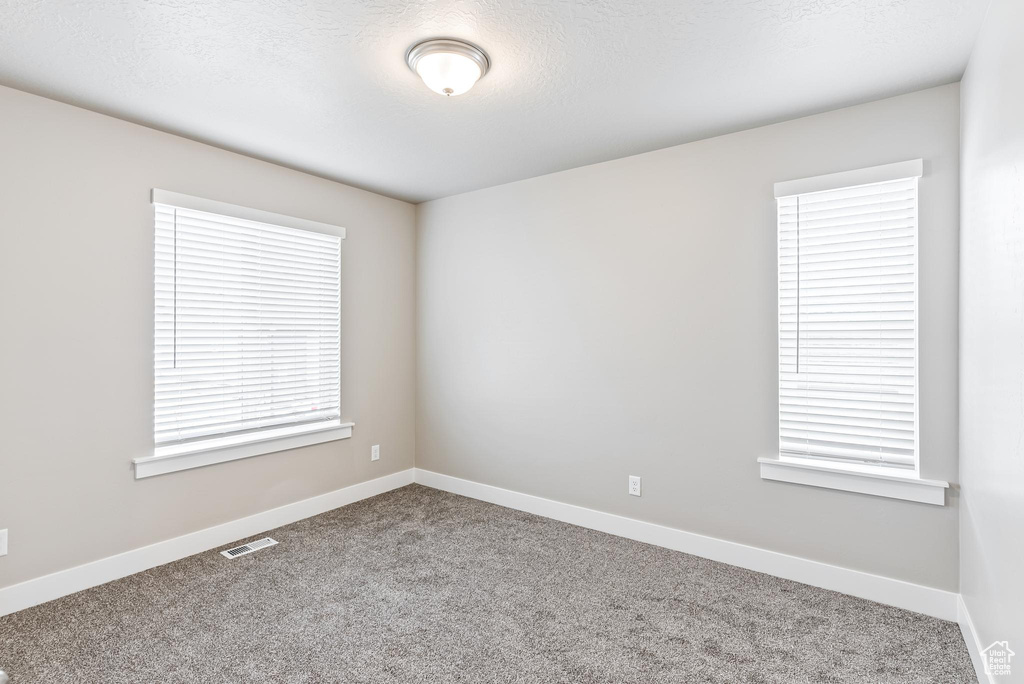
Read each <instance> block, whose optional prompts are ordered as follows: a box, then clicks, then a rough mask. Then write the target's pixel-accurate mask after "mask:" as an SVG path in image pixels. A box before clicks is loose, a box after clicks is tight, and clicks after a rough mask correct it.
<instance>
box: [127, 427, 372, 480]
mask: <svg viewBox="0 0 1024 684" xmlns="http://www.w3.org/2000/svg"><path fill="white" fill-rule="evenodd" d="M353 427H355V423H343V422H341V420H340V419H335V420H330V421H320V422H318V423H307V424H304V425H286V426H284V427H277V428H271V429H269V430H259V431H256V432H247V433H243V434H234V435H223V436H218V437H213V438H209V439H201V440H197V441H195V442H186V443H184V444H171V445H167V446H162V447H156V448H155V449H154V450H153V455H152V456H144V457H142V458H135V459H132V464H133V465H134V466H135V479H136V480H141V479H144V478H147V477H153V476H154V475H163V474H165V473H174V472H177V471H179V470H188V469H190V468H201V467H202V466H208V465H213V464H215V463H225V462H227V461H237V460H238V459H242V458H249V457H251V456H262V455H263V454H272V453H275V452H278V451H285V450H287V449H297V448H298V447H304V446H310V445H313V444H322V443H323V442H333V441H335V440H339V439H348V438H349V437H351V436H352V428H353Z"/></svg>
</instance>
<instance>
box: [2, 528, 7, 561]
mask: <svg viewBox="0 0 1024 684" xmlns="http://www.w3.org/2000/svg"><path fill="white" fill-rule="evenodd" d="M6 555H7V530H0V556H6Z"/></svg>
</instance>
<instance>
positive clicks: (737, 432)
mask: <svg viewBox="0 0 1024 684" xmlns="http://www.w3.org/2000/svg"><path fill="white" fill-rule="evenodd" d="M958 147H959V86H958V85H957V84H952V85H947V86H942V87H938V88H933V89H929V90H924V91H920V92H915V93H911V94H908V95H903V96H900V97H894V98H891V99H887V100H882V101H878V102H873V103H870V104H865V105H860V106H856V107H850V108H847V109H842V110H838V111H833V112H828V113H824V114H819V115H815V116H810V117H806V118H802V119H797V120H793V121H788V122H785V123H780V124H776V125H772V126H767V127H763V128H757V129H753V130H748V131H744V132H740V133H735V134H731V135H726V136H722V137H718V138H713V139H709V140H703V141H700V142H695V143H690V144H686V145H681V146H678V147H672V148H668V149H664V150H659V151H656V152H651V153H647V154H641V155H637V156H633V157H628V158H624V159H619V160H616V161H611V162H607V163H602V164H596V165H593V166H587V167H583V168H577V169H573V170H570V171H565V172H561V173H556V174H552V175H548V176H543V177H539V178H533V179H530V180H525V181H520V182H516V183H511V184H508V185H503V186H499V187H493V188H489V189H485V190H479V191H475V192H471V193H467V194H463V195H458V196H454V197H449V198H446V199H440V200H436V201H432V202H427V203H424V204H421V205H419V207H418V211H417V216H418V218H417V222H418V231H419V236H418V247H417V254H418V258H417V282H418V286H417V296H418V304H417V319H418V328H417V335H418V343H417V374H418V380H417V396H418V401H417V451H416V465H417V467H418V468H424V469H427V470H432V471H437V472H439V473H443V474H446V475H451V476H455V477H459V478H464V479H468V480H474V481H477V482H481V483H484V484H489V485H495V486H498V487H502V488H506V489H511V490H515V491H519V492H523V493H527V494H533V495H536V496H541V497H545V498H548V499H554V500H557V501H562V502H566V503H571V504H575V505H579V506H584V507H587V508H592V509H596V510H599V511H604V512H609V513H614V514H619V515H623V516H628V517H631V518H637V519H640V520H644V521H649V522H654V523H658V524H661V525H666V526H669V527H674V528H678V529H682V530H686V531H690V532H697V533H700V534H704V535H709V536H712V537H718V538H721V539H726V540H730V541H735V542H740V543H743V544H748V545H751V546H757V547H762V548H766V549H770V550H773V551H779V552H783V553H788V554H792V555H795V556H801V557H805V558H809V559H813V560H817V561H822V562H825V563H831V564H834V565H839V566H843V567H847V568H851V569H855V570H861V571H866V572H870V573H875V574H878V575H883V576H886V577H893V578H898V579H902V580H907V581H910V582H915V583H918V584H921V585H925V586H930V587H936V588H940V589H944V590H949V591H956V590H957V588H958V550H957V539H958V532H957V510H958V507H959V500H958V495H957V489H956V488H955V486H954V488H953V489H952V490H951V491H950V493H949V494H948V495H947V505H946V506H943V507H938V506H930V505H926V504H920V503H912V502H907V501H900V500H893V499H885V498H879V497H873V496H867V495H862V494H855V493H849V492H841V491H835V490H827V489H820V488H814V487H805V486H801V485H795V484H786V483H780V482H769V481H764V480H761V478H760V476H759V470H758V464H757V460H756V459H757V457H759V456H767V455H772V454H775V453H777V439H778V432H777V430H778V422H777V421H778V416H777V411H778V397H777V381H778V374H777V351H778V345H777V338H776V324H777V323H776V322H777V318H776V312H777V307H776V282H777V281H776V279H777V276H776V263H777V262H776V225H775V201H774V197H773V188H772V186H773V183H775V182H776V181H782V180H790V179H794V178H803V177H807V176H814V175H818V174H825V173H831V172H836V171H845V170H848V169H857V168H862V167H867V166H874V165H878V164H884V163H889V162H895V161H902V160H906V159H913V158H919V157H920V158H923V159H924V161H925V174H924V177H923V178H922V179H921V184H920V241H919V242H920V401H921V409H920V416H921V420H920V446H921V461H922V466H921V472H922V475H923V476H924V477H927V478H935V479H941V480H948V481H950V482H952V483H954V485H955V483H956V481H957V472H958V465H957V439H958V435H957V429H958V428H957V408H958V407H957V277H956V274H957V268H958V262H957V250H958V212H959V197H958V182H959V180H958V179H959V151H958ZM630 475H639V476H641V477H642V478H643V496H642V497H640V498H636V497H632V496H628V495H627V478H628V476H630Z"/></svg>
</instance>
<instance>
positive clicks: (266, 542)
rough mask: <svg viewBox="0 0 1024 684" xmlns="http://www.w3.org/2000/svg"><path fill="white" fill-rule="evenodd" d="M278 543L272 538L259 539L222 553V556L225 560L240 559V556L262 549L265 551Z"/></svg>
mask: <svg viewBox="0 0 1024 684" xmlns="http://www.w3.org/2000/svg"><path fill="white" fill-rule="evenodd" d="M276 543H277V542H276V541H274V540H273V539H271V538H270V537H264V538H263V539H257V540H256V541H253V542H249V543H248V544H242V545H241V546H236V547H235V548H233V549H228V550H227V551H221V552H220V555H222V556H224V557H225V558H238V557H239V556H244V555H245V554H247V553H252V552H253V551H259V550H260V549H265V548H267V547H268V546H273V545H274V544H276Z"/></svg>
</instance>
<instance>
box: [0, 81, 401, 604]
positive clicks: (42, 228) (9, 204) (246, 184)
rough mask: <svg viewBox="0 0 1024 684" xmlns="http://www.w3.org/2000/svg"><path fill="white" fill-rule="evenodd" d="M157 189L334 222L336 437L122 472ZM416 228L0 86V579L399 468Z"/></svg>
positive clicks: (304, 180)
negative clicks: (245, 455)
mask: <svg viewBox="0 0 1024 684" xmlns="http://www.w3.org/2000/svg"><path fill="white" fill-rule="evenodd" d="M154 187H156V188H162V189H165V190H171V191H177V192H182V193H187V194H191V195H196V196H200V197H206V198H210V199H214V200H220V201H224V202H229V203H233V204H240V205H245V206H251V207H255V208H258V209H264V210H268V211H273V212H277V213H281V214H289V215H293V216H299V217H302V218H307V219H312V220H316V221H321V222H325V223H330V224H335V225H339V226H344V227H345V228H347V231H348V232H347V239H346V240H345V241H344V243H343V244H342V307H341V309H342V314H341V315H342V326H341V327H342V349H343V351H342V369H341V374H342V417H343V418H344V419H346V420H351V421H354V422H355V424H356V426H355V430H354V434H353V437H352V438H351V439H347V440H342V441H336V442H328V443H324V444H318V445H315V446H309V447H304V448H302V449H297V450H292V451H286V452H280V453H275V454H267V455H264V456H259V457H256V458H249V459H244V460H240V461H233V462H230V463H221V464H218V465H215V466H208V467H205V468H198V469H195V470H189V471H183V472H178V473H171V474H167V475H161V476H158V477H153V478H149V479H145V480H139V481H136V480H135V479H133V472H132V466H131V459H132V458H135V457H139V456H146V455H149V454H151V453H152V444H153V209H152V205H151V204H150V189H151V188H154ZM414 223H415V208H414V207H413V206H412V205H410V204H407V203H405V202H400V201H397V200H393V199H389V198H386V197H382V196H379V195H375V194H373V193H369V192H364V191H362V190H357V189H355V188H351V187H348V186H345V185H341V184H339V183H334V182H331V181H328V180H324V179H322V178H316V177H314V176H310V175H307V174H303V173H299V172H297V171H293V170H289V169H285V168H283V167H280V166H275V165H273V164H268V163H265V162H261V161H257V160H255V159H251V158H249V157H244V156H241V155H238V154H233V153H230V152H226V151H224V150H220V149H217V148H214V147H210V146H207V145H203V144H200V143H197V142H193V141H190V140H186V139H184V138H180V137H176V136H174V135H169V134H166V133H160V132H157V131H154V130H152V129H149V128H145V127H142V126H138V125H135V124H131V123H127V122H125V121H121V120H118V119H114V118H111V117H108V116H103V115H101V114H96V113H94V112H89V111H86V110H83V109H79V108H76V107H72V106H69V105H65V104H60V103H58V102H54V101H52V100H47V99H44V98H41V97H36V96H33V95H28V94H26V93H23V92H19V91H16V90H11V89H9V88H0V328H2V333H0V529H2V528H6V529H8V530H9V534H10V539H9V553H8V555H7V556H5V557H3V558H0V588H2V587H5V586H9V585H12V584H16V583H19V582H22V581H25V580H30V579H34V578H37V577H40V576H42V575H45V574H48V573H52V572H55V571H59V570H63V569H66V568H69V567H73V566H76V565H79V564H82V563H86V562H89V561H93V560H97V559H100V558H105V557H108V556H112V555H114V554H118V553H120V552H123V551H128V550H131V549H135V548H139V547H142V546H145V545H148V544H152V543H155V542H158V541H162V540H165V539H169V538H173V537H177V536H179V535H182V534H186V533H189V532H194V531H197V530H200V529H204V528H207V527H211V526H213V525H217V524H220V523H224V522H228V521H232V520H236V519H238V518H242V517H245V516H248V515H252V514H255V513H259V512H263V511H266V510H269V509H272V508H275V507H278V506H282V505H285V504H288V503H292V502H296V501H299V500H302V499H306V498H309V497H312V496H315V495H318V494H322V493H325V492H329V491H333V490H336V489H340V488H342V487H346V486H348V485H351V484H355V483H358V482H361V481H365V480H370V479H373V478H377V477H380V476H383V475H387V474H390V473H393V472H397V471H401V470H405V469H408V468H411V467H412V466H413V461H414V449H415V436H414V416H415V407H414V402H415V392H414V383H415V371H414V363H415V352H414V344H415V315H414V309H415V292H414V288H415V276H414V274H415V265H416V264H415V251H416V248H415V244H416V232H415V225H414ZM372 444H380V445H381V451H382V454H381V459H380V461H377V462H373V463H371V461H370V446H371V445H372Z"/></svg>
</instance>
